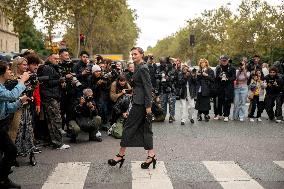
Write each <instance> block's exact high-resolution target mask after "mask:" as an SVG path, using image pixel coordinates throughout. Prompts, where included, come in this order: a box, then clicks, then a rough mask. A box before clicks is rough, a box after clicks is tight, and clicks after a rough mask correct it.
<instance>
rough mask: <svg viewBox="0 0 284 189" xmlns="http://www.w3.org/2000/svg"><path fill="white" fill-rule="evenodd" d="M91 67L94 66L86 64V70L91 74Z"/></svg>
mask: <svg viewBox="0 0 284 189" xmlns="http://www.w3.org/2000/svg"><path fill="white" fill-rule="evenodd" d="M93 65H94V64H93V63H92V62H89V63H88V64H87V67H86V70H87V71H89V72H90V73H91V72H92V68H93Z"/></svg>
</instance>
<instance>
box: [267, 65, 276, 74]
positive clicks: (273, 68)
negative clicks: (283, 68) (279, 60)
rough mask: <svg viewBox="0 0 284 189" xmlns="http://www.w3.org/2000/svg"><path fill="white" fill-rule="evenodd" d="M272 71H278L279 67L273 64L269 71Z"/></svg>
mask: <svg viewBox="0 0 284 189" xmlns="http://www.w3.org/2000/svg"><path fill="white" fill-rule="evenodd" d="M271 71H273V72H275V73H278V69H277V68H276V67H275V66H271V67H270V68H269V72H271Z"/></svg>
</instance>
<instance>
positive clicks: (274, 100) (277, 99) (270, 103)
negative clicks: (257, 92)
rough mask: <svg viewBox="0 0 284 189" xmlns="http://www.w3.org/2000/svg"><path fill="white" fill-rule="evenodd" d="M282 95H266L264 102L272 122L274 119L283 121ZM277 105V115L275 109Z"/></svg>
mask: <svg viewBox="0 0 284 189" xmlns="http://www.w3.org/2000/svg"><path fill="white" fill-rule="evenodd" d="M281 96H282V94H266V96H265V99H264V102H265V109H266V112H267V114H268V117H269V119H270V120H273V119H274V117H276V119H282V100H281ZM275 104H276V109H275V113H274V111H273V108H274V106H275Z"/></svg>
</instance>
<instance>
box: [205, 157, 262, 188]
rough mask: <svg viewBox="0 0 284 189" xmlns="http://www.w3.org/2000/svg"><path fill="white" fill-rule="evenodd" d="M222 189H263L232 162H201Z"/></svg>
mask: <svg viewBox="0 0 284 189" xmlns="http://www.w3.org/2000/svg"><path fill="white" fill-rule="evenodd" d="M203 164H204V165H205V166H206V168H207V169H208V170H209V171H210V172H211V174H212V175H213V176H214V178H215V179H216V181H218V182H219V183H220V184H221V186H222V187H223V188H224V189H263V187H262V186H261V185H260V184H259V183H258V182H256V181H255V180H254V179H252V178H251V177H250V176H249V175H248V174H247V173H246V172H245V171H244V170H242V168H240V166H238V165H237V164H236V163H235V162H233V161H203Z"/></svg>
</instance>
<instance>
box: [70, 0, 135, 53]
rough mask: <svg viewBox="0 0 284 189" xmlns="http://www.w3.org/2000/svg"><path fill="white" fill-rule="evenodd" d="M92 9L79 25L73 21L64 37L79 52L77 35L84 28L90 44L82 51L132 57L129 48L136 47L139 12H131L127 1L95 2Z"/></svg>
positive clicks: (87, 43) (83, 31)
mask: <svg viewBox="0 0 284 189" xmlns="http://www.w3.org/2000/svg"><path fill="white" fill-rule="evenodd" d="M88 7H90V5H88ZM88 7H86V8H85V9H88ZM91 7H92V10H90V11H85V12H81V16H80V18H81V19H80V22H79V24H78V25H77V26H76V23H74V22H71V25H70V26H69V27H68V29H67V32H66V35H65V37H64V38H65V39H66V41H67V43H68V47H69V48H70V49H71V50H73V52H74V53H76V52H75V51H76V49H77V47H78V43H77V41H76V40H77V36H78V35H77V36H76V33H77V32H78V31H77V30H78V28H80V33H83V34H84V35H85V36H86V45H85V46H84V47H81V49H85V50H88V51H89V52H91V53H96V54H109V53H111V54H113V53H118V54H124V57H128V56H129V54H128V53H129V49H130V48H131V47H132V46H133V45H134V43H135V41H136V39H137V37H138V33H139V29H138V28H137V26H136V24H135V19H136V15H135V12H134V11H133V10H131V9H129V7H128V6H127V4H126V2H125V1H124V0H120V1H109V0H108V1H106V0H105V1H100V0H95V1H94V2H93V4H92V6H91ZM90 14H92V15H90ZM77 34H78V33H77ZM75 36H76V37H75Z"/></svg>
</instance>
